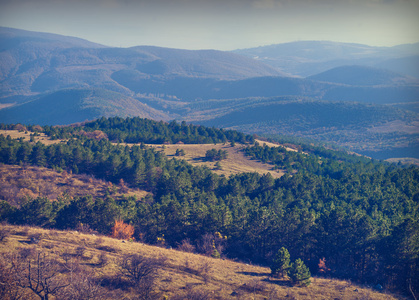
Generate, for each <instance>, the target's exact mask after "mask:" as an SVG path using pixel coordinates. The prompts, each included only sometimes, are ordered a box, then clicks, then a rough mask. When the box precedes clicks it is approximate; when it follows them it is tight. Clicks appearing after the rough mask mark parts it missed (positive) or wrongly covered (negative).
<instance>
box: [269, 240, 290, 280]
mask: <svg viewBox="0 0 419 300" xmlns="http://www.w3.org/2000/svg"><path fill="white" fill-rule="evenodd" d="M289 268H290V253H289V252H288V250H287V249H286V248H285V247H282V248H281V249H279V250H278V253H277V254H276V256H275V259H274V260H273V262H272V265H271V272H272V275H274V276H277V277H284V276H286V275H287V274H288V270H289Z"/></svg>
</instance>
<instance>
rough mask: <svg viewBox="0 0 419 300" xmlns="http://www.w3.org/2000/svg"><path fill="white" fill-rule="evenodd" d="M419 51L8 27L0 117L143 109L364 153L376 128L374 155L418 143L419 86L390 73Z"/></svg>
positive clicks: (0, 47) (2, 48)
mask: <svg viewBox="0 0 419 300" xmlns="http://www.w3.org/2000/svg"><path fill="white" fill-rule="evenodd" d="M417 48H418V47H417V45H416V44H414V45H401V46H398V47H391V48H379V47H378V48H377V47H370V46H365V45H358V44H343V43H332V42H298V43H288V44H282V45H273V46H267V47H259V48H255V49H245V50H238V51H236V53H233V52H223V51H215V50H200V51H192V50H182V49H168V48H160V47H152V46H138V47H131V48H112V47H106V46H103V45H98V44H95V43H91V42H89V41H86V40H82V39H78V38H73V37H64V36H59V35H53V34H47V33H36V32H28V31H23V30H17V29H10V28H0V122H4V123H18V122H21V123H31V124H51V125H54V124H70V123H75V122H82V121H85V120H92V119H95V118H98V117H101V116H109V117H110V116H141V117H144V118H151V119H156V120H172V119H177V120H186V121H190V122H195V123H202V122H205V124H207V125H214V126H220V127H231V128H236V129H240V130H243V131H246V132H252V133H287V134H292V135H297V136H303V137H312V138H316V139H320V140H322V141H327V142H331V143H335V144H338V145H341V146H345V147H350V148H351V149H353V150H357V149H358V150H365V149H364V148H362V147H363V146H362V145H363V144H365V141H366V138H367V135H368V134H367V133H371V132H373V134H372V137H373V138H372V140H373V141H374V142H372V143H369V144H368V145H369V146H368V147H370V148H368V149H369V150H371V151H378V150H383V149H386V151H387V150H389V149H390V150H389V151H393V150H394V149H396V150H397V151H398V150H400V149H402V148H403V147H404V148H403V149H413V148H414V147H416V146H411V145H413V144H414V141H415V140H417V138H418V132H417V129H416V128H417V127H418V125H419V122H418V120H417V112H416V113H415V109H418V106H417V103H418V98H419V96H418V95H419V84H418V82H417V80H416V79H412V78H410V77H407V76H404V74H405V73H404V72H399V73H400V74H403V75H399V74H396V73H394V72H393V71H389V70H390V69H392V68H395V67H399V68H400V69H401V70H402V71H403V69H406V67H403V66H401V65H402V64H401V63H400V62H403V63H404V64H406V65H408V64H409V61H411V60H412V59H415V58H416V59H417V57H419V56H418V55H417V54H416V53H417V50H418V49H417ZM415 55H416V56H415ZM249 56H250V57H249ZM255 57H256V58H257V59H254V58H255ZM355 62H356V64H357V65H358V66H353V65H354V64H355ZM380 64H381V65H382V66H380ZM366 66H368V67H366ZM373 66H379V67H380V68H381V69H378V68H373ZM386 66H387V67H386ZM392 66H393V67H392ZM383 68H384V69H383ZM283 71H284V72H283ZM286 73H289V74H293V75H304V76H306V75H313V76H311V77H309V78H301V77H298V76H287V75H286ZM356 102H358V104H356ZM372 103H374V105H373V106H371V105H372ZM384 105H386V106H384ZM371 107H373V108H371ZM397 107H398V108H403V109H410V110H411V112H408V111H406V110H400V109H398V108H397ZM372 114H373V115H374V117H371V115H372ZM383 126H384V127H383ZM376 128H381V129H380V130H384V132H385V134H381V133H377V132H376V131H374V130H376ZM371 130H372V131H371ZM398 136H402V140H400V139H398V138H397V137H398ZM402 141H403V142H402ZM412 143H413V144H412ZM392 147H393V148H392ZM412 147H413V148H412ZM396 150H395V151H396ZM418 152H419V151H418ZM394 153H396V152H393V154H392V155H394ZM400 153H401V152H400Z"/></svg>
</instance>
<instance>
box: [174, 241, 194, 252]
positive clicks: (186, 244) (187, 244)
mask: <svg viewBox="0 0 419 300" xmlns="http://www.w3.org/2000/svg"><path fill="white" fill-rule="evenodd" d="M177 249H178V250H179V251H183V252H190V253H194V252H195V250H196V248H195V246H194V245H192V244H191V240H190V239H184V240H183V241H182V244H179V245H178V246H177Z"/></svg>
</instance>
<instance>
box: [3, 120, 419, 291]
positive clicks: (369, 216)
mask: <svg viewBox="0 0 419 300" xmlns="http://www.w3.org/2000/svg"><path fill="white" fill-rule="evenodd" d="M10 126H11V125H7V126H6V125H2V126H1V127H2V128H3V129H8V128H9V129H10ZM29 129H34V128H32V127H31V128H29ZM36 129H37V130H38V131H41V130H42V131H43V132H44V133H46V134H48V135H50V136H51V137H54V138H69V140H68V141H67V142H62V143H57V144H53V145H49V146H46V145H44V144H41V143H39V142H38V143H33V142H32V143H31V142H26V141H23V140H22V139H21V140H13V139H11V138H10V137H3V136H0V162H2V163H5V164H31V165H37V166H45V167H49V168H54V169H56V170H59V171H66V172H73V173H79V174H89V175H93V176H95V177H98V178H101V179H105V180H108V181H111V182H113V183H114V184H115V185H121V184H127V185H129V186H131V187H137V188H141V189H144V190H146V191H148V192H149V195H148V196H147V197H145V198H143V199H136V198H135V197H125V198H124V199H119V200H114V199H113V198H112V193H109V195H107V196H106V197H105V198H98V199H94V198H93V197H91V196H89V195H86V196H83V197H78V198H70V197H65V196H63V197H61V198H60V199H59V200H58V201H53V202H51V201H50V200H49V199H46V198H42V197H38V198H35V199H31V198H28V199H22V201H21V203H20V205H18V206H12V205H10V204H9V203H7V202H6V201H0V220H1V221H7V222H9V223H13V224H30V225H35V226H41V227H45V228H60V229H66V228H76V227H77V226H78V225H79V224H84V225H88V226H89V227H90V228H91V229H93V230H95V231H98V232H100V233H103V234H110V231H111V228H112V226H113V225H114V223H115V220H118V219H122V220H123V221H124V222H126V223H130V224H132V225H133V226H134V227H135V235H134V236H135V239H137V240H142V241H144V242H147V243H150V244H157V245H162V246H170V247H177V246H179V245H181V244H184V243H190V244H193V245H195V246H196V248H197V249H198V251H201V252H204V253H205V249H206V248H205V247H204V244H205V243H207V242H208V240H211V241H213V243H214V247H215V248H216V249H217V251H218V252H219V253H221V255H225V256H227V257H230V258H238V259H240V260H242V261H246V262H247V261H250V262H252V263H260V264H266V265H269V264H270V263H271V262H272V261H273V260H274V257H275V254H276V253H277V251H278V250H279V249H280V248H281V247H285V248H286V249H288V251H289V253H290V255H291V256H292V257H295V258H301V259H302V260H303V261H304V262H305V264H306V265H307V266H309V268H310V271H311V273H312V274H319V273H320V274H322V275H324V276H333V277H339V278H347V279H352V280H354V281H357V282H361V283H368V284H374V285H375V284H381V285H383V286H384V287H385V288H388V289H394V290H398V291H402V292H405V293H406V294H412V292H413V293H415V294H416V295H418V293H419V212H418V208H419V184H418V181H419V169H418V168H417V167H415V166H410V167H404V166H399V165H394V164H387V163H383V162H379V161H375V160H370V159H367V158H365V157H360V156H356V155H349V154H347V153H344V152H337V151H332V150H326V149H324V148H321V147H314V146H309V145H305V146H302V150H303V151H300V152H292V151H285V149H284V148H281V147H276V148H270V147H267V146H261V145H258V144H257V143H253V137H251V136H246V135H243V134H241V133H235V132H233V131H224V130H218V129H214V128H205V127H202V126H192V125H186V124H185V123H182V124H178V123H176V122H171V123H168V124H167V123H163V122H155V121H150V120H142V119H139V118H133V119H125V120H124V119H121V118H112V119H105V118H102V119H100V120H98V121H96V122H92V123H87V124H84V125H80V126H73V127H50V126H45V127H42V128H40V127H39V126H38V127H36ZM106 137H108V138H106ZM156 137H158V138H156ZM109 140H114V141H118V142H137V143H148V142H151V141H154V142H155V143H157V142H162V141H165V142H184V143H192V142H195V143H197V142H198V143H199V142H201V143H205V142H208V141H209V140H211V143H212V142H227V141H229V142H247V143H248V144H247V146H246V147H245V148H244V150H243V151H245V153H246V155H248V156H250V157H251V158H253V159H258V160H261V161H263V162H269V163H271V164H273V165H274V166H275V168H279V169H283V170H286V175H284V176H282V177H281V178H279V179H274V178H273V177H272V176H270V174H267V175H259V174H257V173H242V174H238V175H234V176H231V177H229V178H226V177H224V176H218V175H216V174H214V173H213V172H211V170H209V169H208V168H205V167H192V166H191V165H189V164H187V163H186V162H184V161H182V160H177V159H168V158H166V157H165V156H164V154H162V153H161V152H158V151H156V150H154V149H152V148H149V147H146V146H145V145H144V144H141V145H140V146H132V147H130V146H123V145H115V144H112V143H111V142H110V141H109ZM320 266H321V267H320Z"/></svg>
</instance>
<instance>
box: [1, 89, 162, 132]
mask: <svg viewBox="0 0 419 300" xmlns="http://www.w3.org/2000/svg"><path fill="white" fill-rule="evenodd" d="M27 100H28V99H27ZM116 115H117V116H121V117H133V116H140V117H143V118H152V119H157V120H168V119H169V118H168V116H167V115H165V114H164V113H163V112H161V111H157V110H155V109H153V108H151V107H148V106H147V105H146V104H143V103H142V102H140V101H138V100H137V99H133V98H131V97H127V96H124V95H121V94H119V93H115V92H111V91H108V90H103V89H83V88H76V89H62V90H59V91H56V92H51V93H45V94H42V95H41V96H37V97H33V98H31V99H30V100H29V101H26V102H24V103H22V104H18V105H15V106H12V107H9V108H5V109H2V110H0V120H1V122H3V123H24V124H39V125H50V124H54V125H66V124H72V123H77V122H82V121H86V120H94V119H97V118H100V117H101V116H105V117H110V116H116Z"/></svg>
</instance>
